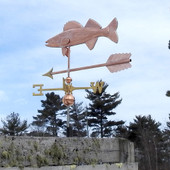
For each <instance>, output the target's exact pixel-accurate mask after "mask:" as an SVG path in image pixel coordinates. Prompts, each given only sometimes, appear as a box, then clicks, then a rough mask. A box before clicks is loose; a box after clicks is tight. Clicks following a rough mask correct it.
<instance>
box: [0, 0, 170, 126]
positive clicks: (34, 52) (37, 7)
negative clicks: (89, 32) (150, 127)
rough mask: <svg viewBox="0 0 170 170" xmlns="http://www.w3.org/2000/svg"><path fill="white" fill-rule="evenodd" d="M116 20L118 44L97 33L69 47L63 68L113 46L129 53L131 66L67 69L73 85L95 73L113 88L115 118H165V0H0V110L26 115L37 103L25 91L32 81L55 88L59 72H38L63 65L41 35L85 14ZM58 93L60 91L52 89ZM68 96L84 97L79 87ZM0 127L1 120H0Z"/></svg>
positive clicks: (98, 59) (169, 22) (102, 56)
mask: <svg viewBox="0 0 170 170" xmlns="http://www.w3.org/2000/svg"><path fill="white" fill-rule="evenodd" d="M114 17H116V18H117V20H118V29H117V33H118V36H119V42H118V44H115V43H114V42H112V41H110V40H109V39H108V38H106V37H100V38H99V39H98V41H97V43H96V45H95V47H94V49H93V50H91V51H90V50H89V49H88V48H87V46H86V45H85V44H82V45H78V46H74V47H71V68H75V67H80V66H87V65H92V64H98V63H104V62H106V61H107V59H108V57H109V56H110V55H111V54H114V53H131V54H132V56H131V59H132V63H131V64H132V68H130V69H127V70H123V71H121V72H117V73H110V72H109V71H108V70H107V68H105V67H103V68H97V69H93V70H85V71H80V72H73V73H71V77H72V79H73V82H72V83H73V85H74V86H89V85H90V82H92V81H97V80H100V79H102V80H103V81H106V82H107V83H108V84H109V87H108V88H107V92H108V93H111V94H114V93H116V92H119V93H120V98H122V99H123V100H122V103H121V104H120V105H119V106H118V107H117V108H116V110H115V111H116V113H117V114H116V115H115V116H114V117H113V118H114V119H116V120H120V119H121V120H124V121H127V123H128V122H129V121H133V119H134V118H135V115H149V114H150V115H152V117H153V118H154V119H156V121H159V122H161V123H163V125H164V124H165V122H166V121H168V114H169V113H170V98H168V97H166V96H165V94H166V91H167V90H170V50H169V49H168V41H169V39H170V1H169V0H163V1H158V0H147V1H146V0H145V1H137V0H121V1H120V0H93V1H91V0H86V1H80V0H69V1H68V0H50V1H49V0H29V1H28V0H27V1H26V0H25V1H24V0H0V117H1V118H4V117H6V116H7V115H9V114H10V113H12V112H16V113H19V114H20V116H21V118H22V119H27V120H28V121H29V122H31V121H32V116H35V115H37V109H41V102H40V100H45V96H40V97H33V96H32V93H33V92H36V89H33V88H32V85H33V84H44V87H45V88H57V87H62V78H63V77H66V76H67V75H66V74H61V75H56V76H54V79H53V80H52V79H50V78H48V77H44V76H42V74H44V73H46V72H47V71H49V70H50V69H51V68H52V67H53V68H54V70H55V71H59V70H63V69H66V68H67V58H66V57H63V56H62V53H61V49H60V48H49V47H46V46H45V41H46V40H47V39H49V38H51V37H52V36H54V35H56V34H58V33H60V32H62V30H63V26H64V24H65V23H66V22H68V21H71V20H75V21H78V22H79V23H81V24H82V25H83V26H84V25H85V24H86V22H87V21H88V19H89V18H92V19H94V20H95V21H97V22H98V23H99V24H100V25H101V26H102V27H103V28H104V27H106V26H107V25H108V24H109V23H110V22H111V21H112V20H113V18H114ZM56 94H60V96H64V92H56ZM73 94H74V96H75V98H76V102H81V101H83V102H84V105H87V104H88V101H87V100H86V99H85V96H86V93H85V92H84V91H83V90H79V91H74V92H73ZM0 126H1V124H0Z"/></svg>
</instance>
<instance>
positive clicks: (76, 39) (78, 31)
mask: <svg viewBox="0 0 170 170" xmlns="http://www.w3.org/2000/svg"><path fill="white" fill-rule="evenodd" d="M117 26H118V22H117V19H116V18H114V19H113V20H112V22H111V23H110V24H109V25H108V26H107V27H106V28H103V29H102V28H101V26H100V25H99V24H98V23H97V22H96V21H94V20H92V19H89V20H88V22H87V24H86V25H85V27H83V26H82V25H81V24H80V23H78V22H76V21H70V22H68V23H66V24H65V26H64V29H63V32H62V33H60V34H58V35H56V36H54V37H52V38H50V39H49V40H47V41H46V46H48V47H59V48H62V51H63V55H65V52H64V51H66V50H65V48H67V47H70V46H74V45H78V44H83V43H85V44H86V45H87V46H88V48H89V49H90V50H92V49H93V48H94V46H95V44H96V41H97V39H98V37H101V36H104V37H108V38H109V39H111V40H112V41H113V42H115V43H117V42H118V36H117V33H116V29H117Z"/></svg>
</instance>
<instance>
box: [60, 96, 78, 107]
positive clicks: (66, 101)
mask: <svg viewBox="0 0 170 170" xmlns="http://www.w3.org/2000/svg"><path fill="white" fill-rule="evenodd" d="M62 101H63V103H64V105H65V106H72V105H73V104H74V101H75V98H74V96H73V95H72V94H66V95H65V96H64V97H63V99H62Z"/></svg>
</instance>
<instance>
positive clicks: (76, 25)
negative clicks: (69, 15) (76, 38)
mask: <svg viewBox="0 0 170 170" xmlns="http://www.w3.org/2000/svg"><path fill="white" fill-rule="evenodd" d="M82 27H83V26H82V25H81V24H80V23H78V22H77V21H69V22H67V23H66V24H65V25H64V28H63V31H67V30H70V29H75V28H82Z"/></svg>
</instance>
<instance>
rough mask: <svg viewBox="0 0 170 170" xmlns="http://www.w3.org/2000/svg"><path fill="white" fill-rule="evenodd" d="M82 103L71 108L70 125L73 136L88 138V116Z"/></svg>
mask: <svg viewBox="0 0 170 170" xmlns="http://www.w3.org/2000/svg"><path fill="white" fill-rule="evenodd" d="M82 103H83V102H81V103H74V104H73V105H72V106H71V107H70V125H71V131H72V136H78V137H84V136H86V129H85V125H86V122H85V120H86V114H85V111H84V109H83V107H82Z"/></svg>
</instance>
